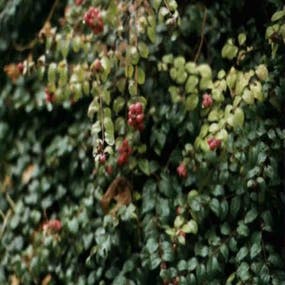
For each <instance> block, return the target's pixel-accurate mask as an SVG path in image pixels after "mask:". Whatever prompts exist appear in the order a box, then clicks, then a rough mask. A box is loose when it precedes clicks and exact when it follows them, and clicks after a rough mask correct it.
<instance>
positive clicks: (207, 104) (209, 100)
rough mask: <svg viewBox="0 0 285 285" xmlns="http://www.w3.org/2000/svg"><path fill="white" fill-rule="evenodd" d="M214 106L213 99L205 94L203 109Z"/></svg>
mask: <svg viewBox="0 0 285 285" xmlns="http://www.w3.org/2000/svg"><path fill="white" fill-rule="evenodd" d="M212 105H213V98H212V96H211V95H209V94H208V93H205V94H204V95H203V101H202V107H203V108H209V107H211V106H212Z"/></svg>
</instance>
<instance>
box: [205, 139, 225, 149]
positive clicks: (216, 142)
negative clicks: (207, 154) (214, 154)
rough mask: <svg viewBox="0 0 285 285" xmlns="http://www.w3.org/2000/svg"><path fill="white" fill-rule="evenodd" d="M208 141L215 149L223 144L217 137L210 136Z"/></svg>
mask: <svg viewBox="0 0 285 285" xmlns="http://www.w3.org/2000/svg"><path fill="white" fill-rule="evenodd" d="M207 143H208V145H209V148H210V150H215V149H217V148H219V147H220V146H221V144H222V141H221V140H219V139H215V138H209V139H208V140H207Z"/></svg>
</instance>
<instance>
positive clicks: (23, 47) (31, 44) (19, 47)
mask: <svg viewBox="0 0 285 285" xmlns="http://www.w3.org/2000/svg"><path fill="white" fill-rule="evenodd" d="M58 3H59V0H55V1H54V3H53V5H52V7H51V10H50V12H49V14H48V16H47V19H46V21H45V23H44V25H43V27H44V26H45V24H46V23H48V22H49V21H50V20H51V18H52V16H53V14H54V12H55V8H56V6H57V4H58ZM43 27H42V28H43ZM41 30H42V29H41ZM37 40H38V38H37V37H36V38H35V39H33V40H32V41H31V42H29V43H28V44H26V45H20V44H17V43H14V44H13V45H14V48H15V50H16V51H20V52H22V51H24V50H27V49H32V48H33V47H34V46H35V45H36V43H37Z"/></svg>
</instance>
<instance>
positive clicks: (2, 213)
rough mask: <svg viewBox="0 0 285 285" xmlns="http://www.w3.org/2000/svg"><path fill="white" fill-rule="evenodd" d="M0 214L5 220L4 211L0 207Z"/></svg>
mask: <svg viewBox="0 0 285 285" xmlns="http://www.w3.org/2000/svg"><path fill="white" fill-rule="evenodd" d="M0 215H1V217H2V218H3V220H5V218H6V216H5V214H4V212H3V211H2V210H1V209H0Z"/></svg>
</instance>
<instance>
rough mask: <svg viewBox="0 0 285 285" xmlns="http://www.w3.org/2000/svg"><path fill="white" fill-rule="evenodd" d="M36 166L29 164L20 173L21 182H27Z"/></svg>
mask: <svg viewBox="0 0 285 285" xmlns="http://www.w3.org/2000/svg"><path fill="white" fill-rule="evenodd" d="M35 168H36V166H35V165H34V164H30V165H28V166H27V168H26V169H25V170H24V172H23V174H22V183H23V184H27V183H28V182H29V181H30V179H31V178H32V176H33V174H34V171H35Z"/></svg>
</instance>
